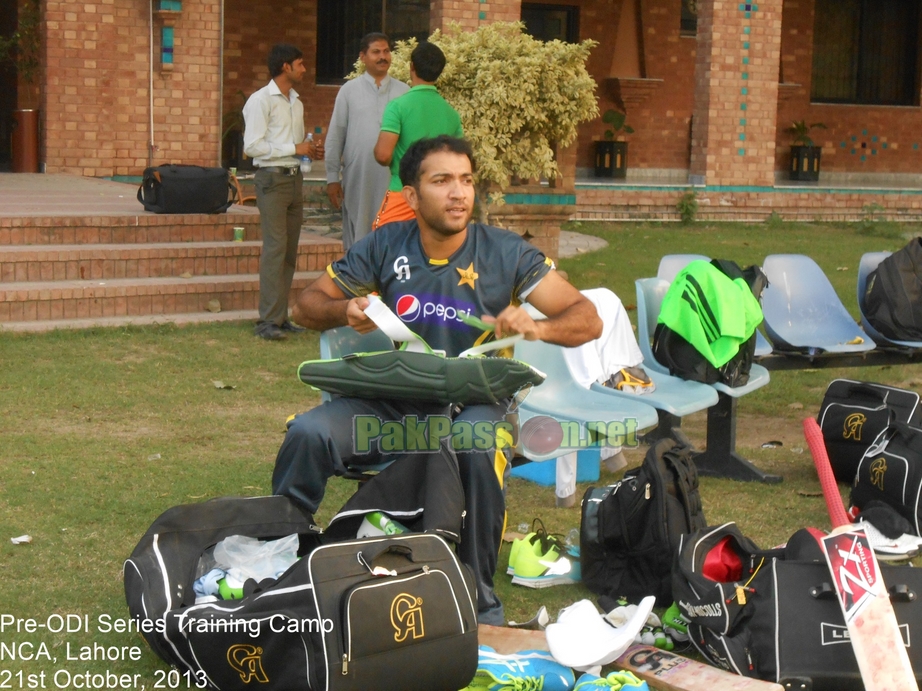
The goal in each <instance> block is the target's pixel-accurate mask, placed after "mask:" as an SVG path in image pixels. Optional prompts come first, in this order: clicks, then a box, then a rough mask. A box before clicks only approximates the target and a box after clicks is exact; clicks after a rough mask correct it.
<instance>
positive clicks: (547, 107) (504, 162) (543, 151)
mask: <svg viewBox="0 0 922 691" xmlns="http://www.w3.org/2000/svg"><path fill="white" fill-rule="evenodd" d="M523 28H524V25H523V24H522V23H521V22H512V23H507V22H496V23H494V24H488V25H484V26H482V27H480V28H479V29H477V30H476V31H473V32H465V31H462V30H461V29H460V27H459V26H458V25H457V24H452V25H451V26H450V27H449V29H448V31H447V32H446V33H442V32H441V31H438V30H436V31H435V32H434V33H433V34H432V36H430V37H429V40H430V41H431V42H432V43H434V44H436V45H437V46H439V48H441V49H442V51H443V52H444V53H445V57H446V59H447V63H446V65H445V70H444V71H443V72H442V75H441V76H440V77H439V79H438V81H437V82H436V86H437V87H438V89H439V92H440V93H441V94H442V96H444V97H445V99H446V100H447V101H448V102H449V103H450V104H451V105H452V106H453V107H454V108H455V109H456V110H457V111H458V113H459V114H460V115H461V124H462V126H463V127H464V134H465V136H466V137H467V138H468V139H469V140H470V142H471V145H472V147H473V149H474V156H475V157H476V159H477V166H478V171H477V175H476V181H477V186H478V192H479V193H480V197H481V199H485V198H487V197H486V195H487V193H488V191H490V190H493V192H492V193H491V194H490V195H489V198H490V200H491V201H494V202H497V201H500V198H501V195H500V194H498V193H497V192H496V190H500V191H501V190H503V189H506V188H507V187H509V185H510V181H511V179H512V177H513V176H516V177H518V178H521V179H523V180H536V179H541V178H547V179H554V178H556V177H558V176H559V174H560V171H559V169H558V167H557V162H556V160H555V158H554V146H555V145H558V146H568V145H569V144H571V143H572V142H573V140H574V139H575V138H576V135H577V127H578V125H579V124H580V123H581V122H586V121H588V120H592V119H593V118H595V117H597V116H598V114H599V108H598V104H597V102H596V97H595V88H596V84H595V81H594V80H593V79H592V77H590V76H589V73H588V72H587V70H586V60H587V59H588V57H589V51H590V50H591V49H592V48H593V46H595V45H596V42H595V41H591V40H586V41H582V42H581V43H575V44H572V43H563V42H562V41H548V42H544V41H539V40H537V39H535V38H532V37H531V36H529V35H528V34H526V33H525V32H524V31H523ZM415 47H416V39H410V40H408V41H399V42H398V43H397V45H396V48H395V50H394V56H393V62H392V64H391V71H390V74H391V76H392V77H394V78H395V79H400V80H402V81H406V82H409V79H410V53H411V52H412V51H413V48H415ZM355 67H356V69H355V71H354V72H353V73H352V74H351V75H350V77H354V76H357V75H358V74H360V73H361V71H363V69H364V65H362V63H361V62H360V61H357V62H356V65H355Z"/></svg>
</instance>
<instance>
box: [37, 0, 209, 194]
mask: <svg viewBox="0 0 922 691" xmlns="http://www.w3.org/2000/svg"><path fill="white" fill-rule="evenodd" d="M148 12H149V4H148V3H147V2H136V1H135V0H98V1H96V2H92V1H91V2H82V3H74V2H65V1H63V0H47V1H46V3H45V19H46V25H47V41H46V75H47V77H46V88H45V94H44V104H43V110H44V121H45V151H44V160H45V162H46V170H47V172H50V173H54V172H69V173H76V174H80V175H87V176H109V175H137V174H139V173H140V172H141V171H142V170H143V168H144V167H145V166H146V165H147V162H148V141H149V120H150V111H149V91H148V84H149V79H148V70H149V67H150V41H149V29H148V27H149V15H148ZM154 24H155V27H156V28H155V31H154V43H155V51H154V61H155V72H154V89H153V94H154V139H155V143H156V144H157V146H158V147H159V150H158V151H156V152H155V155H154V163H155V164H156V163H164V162H171V161H177V162H183V163H193V164H200V165H216V164H217V163H218V138H219V136H220V123H219V112H218V97H219V93H220V84H219V70H218V56H219V53H220V2H217V1H216V0H184V2H183V12H182V16H181V17H180V18H179V20H178V21H177V24H176V28H175V68H174V70H173V71H172V74H171V75H169V76H164V75H163V74H161V72H160V70H159V66H160V59H159V50H158V49H157V47H158V46H159V43H160V30H159V27H160V23H159V22H158V21H157V20H156V19H155V22H154Z"/></svg>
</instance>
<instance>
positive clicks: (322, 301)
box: [291, 273, 378, 333]
mask: <svg viewBox="0 0 922 691" xmlns="http://www.w3.org/2000/svg"><path fill="white" fill-rule="evenodd" d="M366 307H368V298H366V297H356V298H351V299H350V298H348V297H347V296H346V294H345V293H344V292H343V291H342V290H341V289H340V288H339V286H337V285H336V284H335V283H334V282H333V279H332V278H330V276H329V274H326V273H325V274H323V275H322V276H321V277H320V278H318V279H317V280H316V281H314V282H313V283H311V284H310V285H309V286H308V287H307V288H305V289H304V290H303V291H301V294H300V295H299V296H298V300H297V302H295V305H294V308H293V309H292V310H291V319H292V321H294V322H295V323H297V324H300V325H301V326H306V327H307V328H309V329H313V330H314V331H326V330H327V329H333V328H336V327H337V326H346V325H349V326H351V327H352V328H354V329H355V330H356V331H358V332H359V333H368V332H369V331H374V330H375V329H376V328H378V327H377V326H375V323H374V322H373V321H371V320H370V319H369V318H368V317H366V316H365V313H364V311H363V310H364V309H365V308H366Z"/></svg>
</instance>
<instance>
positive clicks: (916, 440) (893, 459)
mask: <svg viewBox="0 0 922 691" xmlns="http://www.w3.org/2000/svg"><path fill="white" fill-rule="evenodd" d="M873 501H882V502H885V503H886V504H889V505H890V506H891V507H893V508H894V509H896V511H897V512H898V513H899V514H900V515H902V516H903V517H904V518H905V519H906V520H907V521H909V523H910V525H911V526H912V529H913V531H914V532H915V534H916V535H922V532H920V531H922V429H920V428H918V427H913V426H912V425H907V424H905V423H903V422H894V423H893V424H892V425H891V426H890V428H889V429H888V430H887V431H886V433H885V434H884V436H883V440H882V441H881V442H880V443H879V444H877V445H876V446H873V447H871V448H870V449H868V450H867V452H866V453H865V454H864V457H862V459H861V462H860V463H859V464H858V471H857V473H856V474H855V484H854V486H853V487H852V496H851V502H852V504H853V505H854V506H856V507H858V508H859V509H864V508H866V507H867V506H868V505H869V504H870V503H871V502H873Z"/></svg>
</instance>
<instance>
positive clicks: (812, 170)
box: [787, 120, 826, 182]
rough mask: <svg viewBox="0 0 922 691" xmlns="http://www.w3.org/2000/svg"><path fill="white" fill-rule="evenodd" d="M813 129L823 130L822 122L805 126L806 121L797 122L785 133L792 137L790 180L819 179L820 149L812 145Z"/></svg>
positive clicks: (824, 126) (824, 127)
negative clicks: (811, 135)
mask: <svg viewBox="0 0 922 691" xmlns="http://www.w3.org/2000/svg"><path fill="white" fill-rule="evenodd" d="M815 129H820V130H825V129H826V125H824V124H823V123H822V122H814V123H812V124H809V125H808V124H807V121H806V120H797V121H796V122H794V123H793V124H792V125H791V126H790V127H789V128H788V129H787V131H788V132H789V133H790V134H792V135H793V136H794V140H793V142H792V144H791V180H809V181H814V182H815V181H817V180H819V179H820V154H821V153H822V148H821V147H819V146H816V145H815V144H814V143H813V139H811V138H810V132H811V131H812V130H815Z"/></svg>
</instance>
